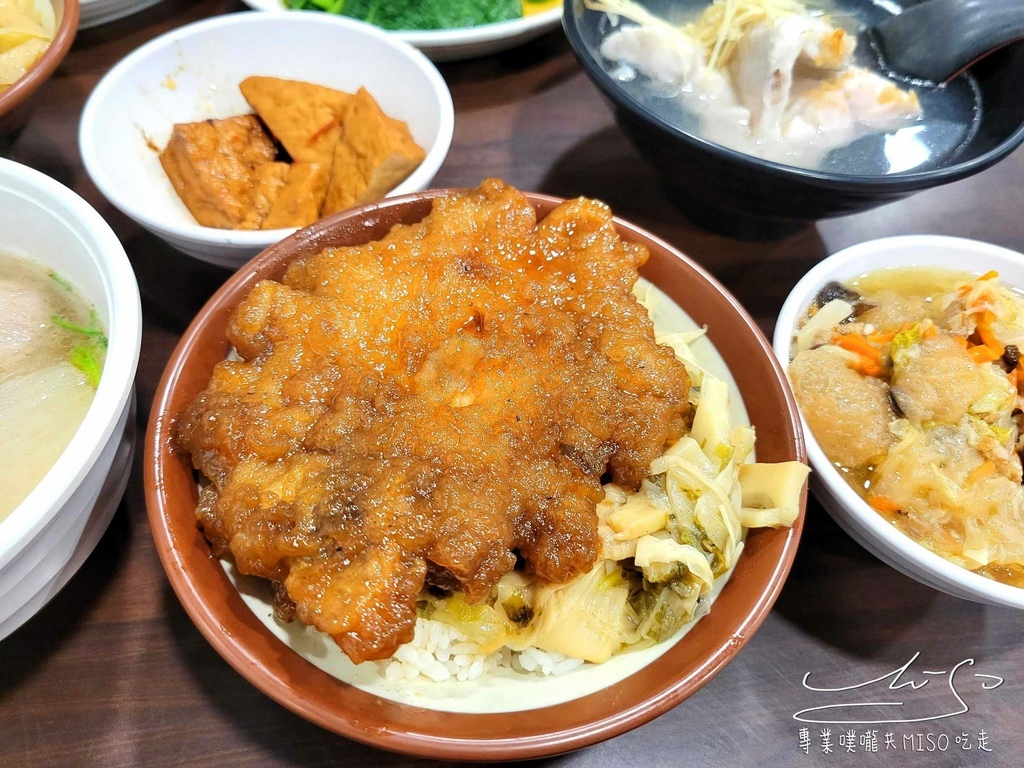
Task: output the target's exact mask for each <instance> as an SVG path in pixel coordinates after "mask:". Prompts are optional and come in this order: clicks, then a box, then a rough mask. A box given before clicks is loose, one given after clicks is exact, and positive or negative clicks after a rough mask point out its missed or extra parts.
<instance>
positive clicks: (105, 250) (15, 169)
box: [0, 159, 142, 638]
mask: <svg viewBox="0 0 1024 768" xmlns="http://www.w3.org/2000/svg"><path fill="white" fill-rule="evenodd" d="M0 251H3V252H5V253H9V254H13V255H16V256H23V257H25V258H28V259H31V260H32V261H35V262H37V263H40V264H43V265H45V266H48V267H51V268H52V269H53V270H55V271H56V272H57V273H59V274H60V275H61V276H62V277H64V278H66V279H67V280H68V281H69V282H71V283H72V284H73V285H74V286H75V288H76V290H77V291H78V292H79V293H80V295H81V296H82V297H83V298H85V299H86V300H87V301H88V302H89V303H91V304H93V305H94V306H95V308H96V312H97V314H98V315H99V317H100V320H101V321H102V324H103V326H104V327H105V328H107V329H108V336H109V346H108V348H107V359H106V363H105V365H104V368H103V374H102V376H101V377H100V382H99V386H98V387H97V389H96V396H95V398H94V400H93V402H92V404H91V405H90V406H89V409H88V411H87V412H86V414H85V418H84V419H83V421H82V424H81V426H80V427H79V428H78V431H77V432H76V433H75V435H74V437H73V438H72V439H71V442H70V443H69V444H68V447H67V448H66V449H65V450H64V452H63V453H62V454H61V455H60V457H59V458H58V459H57V462H56V463H55V464H54V465H53V467H52V468H51V469H50V471H49V472H47V474H46V475H45V477H44V478H43V479H42V481H41V482H40V483H39V485H38V486H36V488H35V489H34V490H33V491H32V492H31V493H29V495H28V496H27V497H26V498H25V500H24V501H23V502H22V503H21V504H19V505H18V506H17V507H15V509H14V511H12V512H11V514H10V515H9V516H8V517H7V518H6V519H4V520H3V521H2V522H0V638H4V637H6V636H7V635H9V634H10V633H11V632H13V631H14V630H15V629H17V628H18V627H19V626H21V624H23V623H24V622H25V621H27V620H28V619H29V618H30V617H31V616H32V615H33V614H35V613H36V612H37V611H38V610H39V609H40V608H42V607H43V606H44V605H45V604H46V602H47V601H48V600H49V599H50V598H51V597H53V595H55V594H56V593H57V592H58V591H59V590H60V589H61V587H63V586H64V584H65V583H67V580H68V579H70V578H71V576H72V575H73V574H74V573H75V571H76V570H77V569H78V567H79V566H80V565H81V564H82V562H83V561H84V560H85V558H86V557H87V556H88V555H89V553H90V552H92V550H93V547H95V545H96V542H97V541H99V538H100V536H101V535H102V534H103V531H104V530H106V528H107V525H108V523H109V522H110V518H111V517H112V516H113V514H114V510H115V509H116V508H117V505H118V503H119V502H120V500H121V496H122V495H123V494H124V488H125V484H126V483H127V480H128V472H129V470H130V469H131V463H132V456H133V454H134V449H133V447H134V442H135V417H134V398H133V386H134V381H135V369H136V366H137V365H138V361H139V348H140V345H141V340H142V308H141V305H140V303H139V289H138V286H137V284H136V282H135V273H134V272H133V271H132V267H131V264H130V263H129V262H128V257H127V256H126V255H125V252H124V248H122V247H121V243H120V242H118V239H117V237H116V236H115V235H114V233H113V231H112V230H111V229H110V227H109V226H108V225H107V223H106V222H105V221H103V219H102V218H101V217H100V215H99V214H98V213H96V211H95V210H93V209H92V208H91V207H90V206H89V204H88V203H86V202H85V201H84V200H82V199H81V198H80V197H79V196H78V195H76V194H75V193H74V192H72V191H71V190H69V189H67V188H66V187H64V186H62V185H61V184H58V183H57V182H56V181H54V180H53V179H51V178H49V177H48V176H45V175H43V174H42V173H39V172H38V171H34V170H32V169H31V168H26V167H25V166H23V165H18V164H17V163H13V162H11V161H9V160H3V159H0Z"/></svg>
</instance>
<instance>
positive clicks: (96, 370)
mask: <svg viewBox="0 0 1024 768" xmlns="http://www.w3.org/2000/svg"><path fill="white" fill-rule="evenodd" d="M68 362H69V363H71V364H72V365H73V366H75V368H77V369H78V370H80V371H81V372H82V373H84V374H85V378H86V380H87V381H88V382H89V384H90V385H91V386H92V387H93V389H95V388H96V387H97V386H99V383H100V374H101V373H103V363H102V362H101V361H100V355H99V351H98V350H97V349H96V347H95V346H93V345H91V344H80V345H79V346H77V347H72V348H71V354H70V355H68Z"/></svg>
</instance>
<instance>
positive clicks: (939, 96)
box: [586, 0, 981, 175]
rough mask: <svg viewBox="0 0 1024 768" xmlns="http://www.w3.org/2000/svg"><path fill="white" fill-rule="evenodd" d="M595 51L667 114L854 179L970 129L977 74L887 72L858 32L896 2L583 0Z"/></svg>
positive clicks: (729, 142)
mask: <svg viewBox="0 0 1024 768" xmlns="http://www.w3.org/2000/svg"><path fill="white" fill-rule="evenodd" d="M586 5H587V7H588V8H591V9H592V10H597V11H604V12H605V14H606V16H605V18H604V19H603V20H602V21H601V25H600V30H601V34H602V37H603V41H602V44H601V57H602V60H603V63H604V67H605V70H606V71H607V72H608V73H609V74H610V75H611V76H612V78H614V79H615V80H617V81H618V82H619V83H621V84H622V88H623V89H624V90H625V92H626V93H627V94H629V95H630V96H631V97H632V98H634V99H635V100H636V101H637V102H638V103H639V104H640V105H642V106H643V107H644V108H645V109H647V110H649V111H651V112H652V113H653V114H654V115H655V116H657V117H658V118H660V119H661V120H664V121H665V122H667V123H669V124H671V125H674V126H676V127H678V128H679V129H681V130H684V131H686V132H688V133H691V134H694V135H697V136H701V137H703V138H705V139H708V140H710V141H713V142H715V143H717V144H720V145H722V146H724V147H728V148H730V149H734V150H737V151H740V152H743V153H745V154H749V155H754V156H756V157H761V158H764V159H767V160H772V161H774V162H779V163H784V164H787V165H792V166H797V167H802V168H808V169H818V170H823V171H828V172H832V173H844V174H851V175H878V174H892V173H901V172H907V171H923V170H927V169H929V168H934V167H936V166H940V165H942V164H944V163H945V162H947V161H948V160H950V159H951V158H953V157H954V156H955V155H956V153H957V152H958V151H959V150H960V149H961V148H962V147H964V146H965V145H966V144H967V143H968V142H969V141H970V140H971V139H972V138H973V136H974V133H975V132H976V130H977V126H978V122H979V119H980V115H981V112H980V98H979V94H978V88H977V85H976V83H975V81H974V80H973V78H971V77H970V75H969V74H967V75H961V76H960V77H958V78H957V79H956V80H954V81H953V82H952V83H950V84H949V85H947V86H945V87H943V88H931V87H925V86H924V84H920V83H907V82H904V81H902V80H900V79H897V78H895V77H888V76H886V75H885V74H884V73H882V72H881V71H880V67H879V62H878V57H877V54H876V53H875V51H874V50H873V49H872V48H871V46H870V45H866V44H862V45H858V39H857V36H858V33H859V32H861V31H862V30H864V29H866V28H869V27H872V26H874V25H875V24H877V23H879V22H880V21H882V20H884V19H885V18H886V17H887V16H889V15H890V14H891V13H892V12H894V11H897V12H898V11H899V10H901V9H900V8H899V6H896V5H893V4H891V3H887V4H886V6H885V8H882V7H881V6H879V5H875V4H873V3H870V2H867V0H837V1H836V2H832V0H822V2H817V3H813V2H812V3H808V4H806V5H805V4H801V3H799V2H797V1H796V0H716V1H715V2H713V3H709V2H707V0H687V1H686V2H667V0H644V1H643V2H635V1H634V0H586Z"/></svg>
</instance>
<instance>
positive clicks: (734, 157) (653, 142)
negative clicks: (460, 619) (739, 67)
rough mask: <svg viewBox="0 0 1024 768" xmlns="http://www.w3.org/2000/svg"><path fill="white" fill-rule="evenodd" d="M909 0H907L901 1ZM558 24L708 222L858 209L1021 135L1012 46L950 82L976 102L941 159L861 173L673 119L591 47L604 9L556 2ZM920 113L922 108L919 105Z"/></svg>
mask: <svg viewBox="0 0 1024 768" xmlns="http://www.w3.org/2000/svg"><path fill="white" fill-rule="evenodd" d="M641 4H642V5H644V6H645V7H646V8H647V9H648V10H649V11H651V12H652V13H654V14H656V15H661V16H667V15H668V14H670V13H673V12H675V13H676V17H677V18H678V13H679V9H680V6H683V7H684V8H685V7H692V8H693V9H694V11H695V12H699V11H700V10H701V9H702V8H704V7H706V6H707V5H709V4H710V0H682V2H680V0H641ZM912 4H914V2H913V0H908V2H906V3H904V5H905V6H908V7H909V6H910V5H912ZM836 5H837V6H838V8H839V10H840V11H843V12H847V13H849V12H852V13H853V14H855V15H856V17H857V18H858V20H862V21H867V23H868V24H874V23H877V22H878V21H880V20H881V18H879V14H880V13H882V14H885V13H887V12H886V11H881V10H880V7H879V5H876V4H875V3H874V2H872V0H837V2H836ZM887 6H888V4H887ZM882 18H884V15H883V16H882ZM563 24H564V26H565V32H566V36H567V37H568V39H569V42H570V44H571V45H572V47H573V50H574V51H575V53H576V56H577V57H578V58H579V60H580V62H581V63H582V65H583V68H584V70H585V71H586V73H587V75H588V77H590V79H591V80H592V81H593V82H594V84H595V85H597V87H598V89H599V90H600V91H601V93H602V95H603V96H604V97H605V99H606V100H607V101H608V102H609V104H610V105H611V107H612V110H613V111H614V113H615V117H616V120H617V121H618V123H619V126H620V127H621V128H622V130H623V131H624V132H625V133H626V135H627V136H629V138H630V139H631V140H632V142H633V144H635V145H636V148H637V150H638V151H639V152H640V154H641V155H643V156H644V157H645V158H646V159H647V160H648V161H649V162H650V163H651V164H652V165H653V166H654V168H655V169H657V172H658V174H659V175H660V176H661V178H662V180H663V182H664V183H665V185H666V188H667V191H669V192H670V193H671V195H672V196H673V197H674V198H676V200H677V201H679V202H680V204H681V205H682V206H683V208H684V212H686V213H687V215H689V216H690V217H691V218H693V219H695V220H696V221H697V222H698V223H700V224H702V225H704V226H708V227H710V228H713V229H725V230H729V229H735V228H737V227H742V226H743V223H744V222H746V223H747V224H748V225H749V224H753V225H754V227H755V229H756V227H757V225H758V224H759V223H760V224H766V225H767V227H768V230H769V231H770V229H771V227H772V226H774V225H783V226H785V225H786V224H787V223H797V222H801V221H807V220H813V219H820V218H825V217H829V216H841V215H845V214H850V213H856V212H858V211H864V210H867V209H869V208H873V207H875V206H878V205H881V204H883V203H887V202H891V201H893V200H897V199H899V198H902V197H906V196H907V195H910V194H913V193H914V192H919V191H920V190H923V189H929V188H931V187H937V186H939V185H941V184H948V183H950V182H952V181H957V180H958V179H963V178H966V177H967V176H971V175H972V174H975V173H978V172H979V171H982V170H984V169H986V168H988V167H989V166H991V165H993V164H994V163H996V162H998V161H999V160H1002V159H1003V158H1004V157H1006V156H1007V155H1008V154H1009V153H1010V152H1012V151H1013V150H1014V149H1016V148H1017V147H1018V146H1019V145H1020V144H1021V142H1022V141H1024V98H1022V90H1021V89H1022V85H1021V84H1022V83H1024V44H1021V43H1017V44H1014V45H1010V46H1007V47H1005V48H1003V49H1002V50H999V51H996V52H995V53H993V54H992V55H990V56H988V57H987V58H985V59H982V60H981V61H979V62H977V63H976V64H975V65H974V66H973V67H972V68H971V69H970V70H969V72H968V73H967V74H966V75H961V76H960V78H969V80H964V81H962V82H961V83H959V84H958V83H956V82H954V83H952V84H951V86H950V88H952V87H954V86H958V85H959V87H961V88H964V87H970V88H972V89H975V95H976V103H980V106H981V108H980V110H977V111H976V112H974V114H975V119H974V121H973V123H972V126H971V129H970V131H969V132H967V133H966V134H965V137H964V139H963V140H962V141H961V142H960V144H959V146H957V147H956V149H954V150H953V151H952V152H950V153H948V154H947V155H946V156H945V157H944V159H941V160H938V161H937V162H935V163H933V164H931V165H927V164H926V165H923V166H921V167H919V168H917V169H913V170H908V171H905V172H899V173H884V172H878V173H870V174H862V173H856V172H854V173H850V172H842V171H841V170H836V169H834V168H830V169H829V170H809V169H804V168H797V167H794V166H789V165H783V164H780V163H776V162H772V161H768V160H763V159H760V158H757V157H754V156H751V155H748V154H745V153H743V152H739V151H737V150H733V149H728V148H726V147H723V146H721V145H719V144H716V143H714V142H712V141H709V140H708V139H705V138H702V137H701V136H699V135H697V134H695V133H692V132H689V131H686V130H683V129H682V128H680V127H678V126H677V125H673V124H672V123H671V122H669V121H668V120H666V119H664V118H663V117H662V116H660V115H658V114H655V113H654V112H652V111H651V110H650V109H649V108H648V107H646V106H645V105H644V104H643V103H642V102H641V101H640V100H639V99H638V98H637V97H636V96H635V95H634V93H632V92H631V90H630V89H629V88H628V87H626V85H627V84H624V83H622V82H619V81H618V80H616V79H615V78H614V77H612V76H611V75H610V74H609V71H608V70H609V69H610V68H611V65H610V63H609V62H607V61H605V60H603V58H602V56H601V52H600V48H601V42H602V41H603V39H604V37H605V36H606V34H607V33H608V31H610V30H611V29H612V27H610V22H609V20H608V18H607V16H606V15H605V14H604V13H602V12H600V11H592V10H589V9H587V8H586V7H585V5H584V3H583V0H565V13H564V17H563ZM861 37H862V36H861ZM863 45H864V44H863V42H862V43H861V47H863ZM971 80H973V82H970V81H971ZM937 95H938V96H939V97H941V96H942V94H941V93H938V94H937ZM925 110H926V113H927V105H925Z"/></svg>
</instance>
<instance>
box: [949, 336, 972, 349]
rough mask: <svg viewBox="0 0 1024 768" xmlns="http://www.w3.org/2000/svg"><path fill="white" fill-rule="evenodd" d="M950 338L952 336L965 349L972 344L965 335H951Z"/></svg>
mask: <svg viewBox="0 0 1024 768" xmlns="http://www.w3.org/2000/svg"><path fill="white" fill-rule="evenodd" d="M950 338H952V339H953V341H955V342H956V343H957V344H959V345H960V346H961V347H963V348H964V349H967V347H969V346H970V343H969V342H968V341H967V339H966V338H964V337H963V336H951V337H950Z"/></svg>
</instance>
